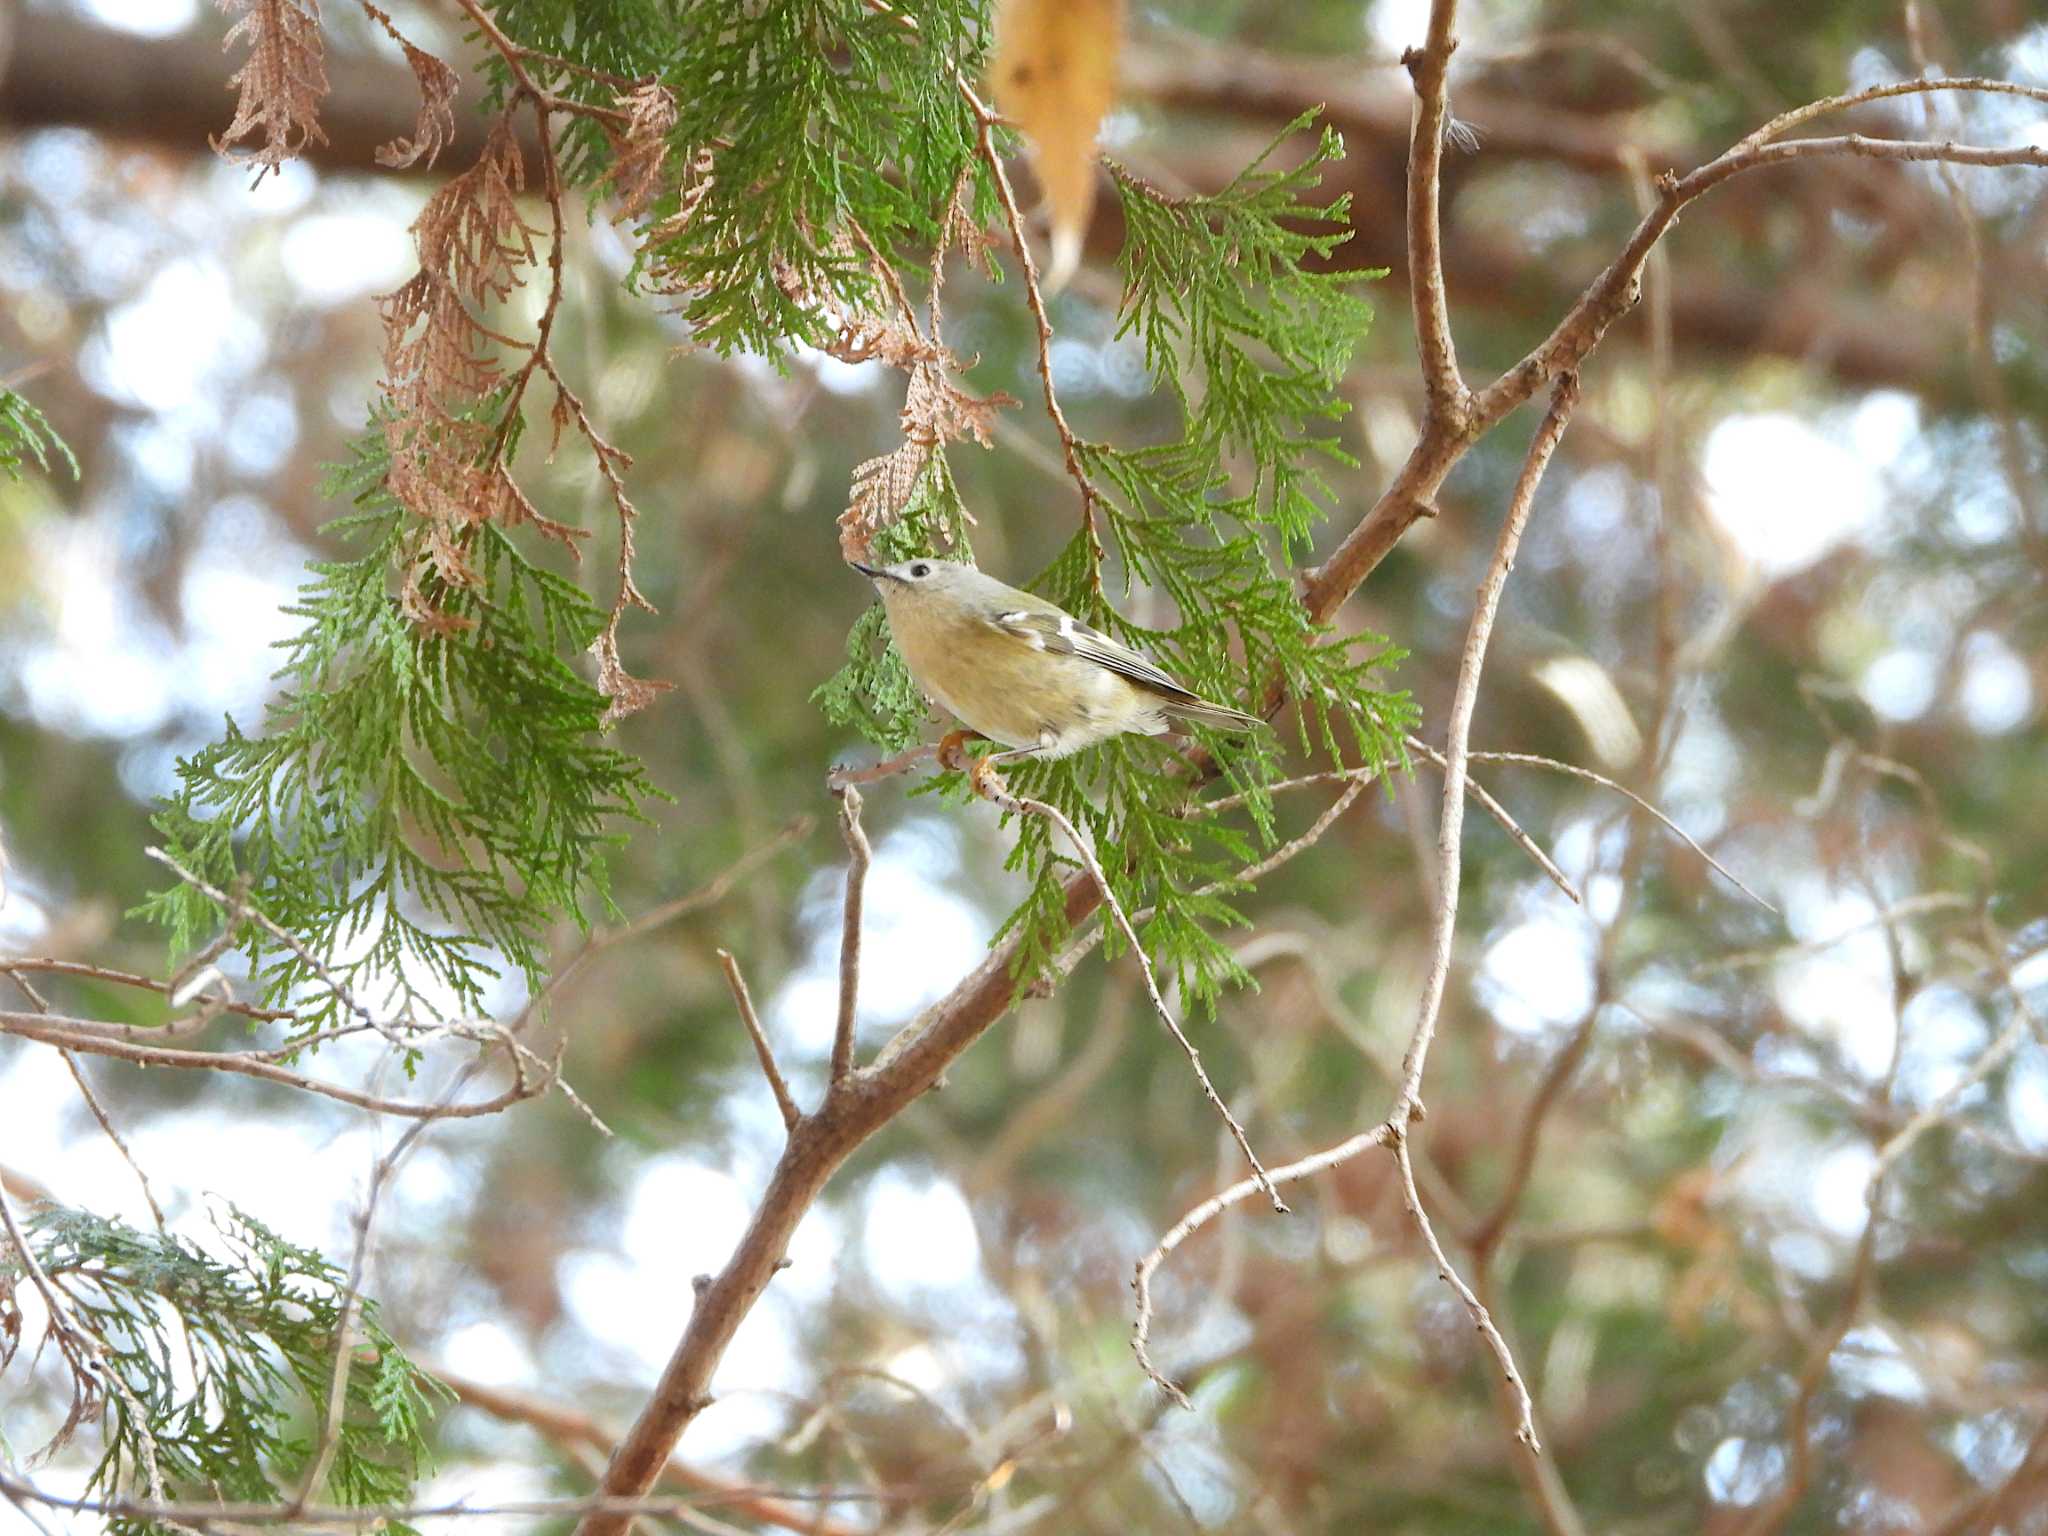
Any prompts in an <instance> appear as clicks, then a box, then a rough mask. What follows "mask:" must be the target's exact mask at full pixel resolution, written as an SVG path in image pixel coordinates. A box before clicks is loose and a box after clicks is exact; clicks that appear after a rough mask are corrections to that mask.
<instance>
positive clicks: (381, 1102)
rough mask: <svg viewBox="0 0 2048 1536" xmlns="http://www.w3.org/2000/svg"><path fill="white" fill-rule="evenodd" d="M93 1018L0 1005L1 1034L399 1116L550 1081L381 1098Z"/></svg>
mask: <svg viewBox="0 0 2048 1536" xmlns="http://www.w3.org/2000/svg"><path fill="white" fill-rule="evenodd" d="M95 1022H96V1021H94V1020H91V1019H71V1018H66V1017H64V1016H63V1015H61V1014H50V1015H47V1016H45V1015H40V1014H33V1013H14V1012H8V1011H5V1010H0V1034H9V1035H19V1036H21V1037H22V1038H23V1039H25V1040H37V1041H40V1042H42V1043H43V1044H44V1045H54V1046H58V1047H60V1048H63V1049H66V1050H73V1051H83V1052H85V1053H86V1054H87V1055H92V1056H107V1057H111V1058H113V1059H114V1060H116V1061H127V1062H132V1063H134V1064H135V1065H137V1066H143V1067H179V1068H185V1069H189V1070H194V1071H202V1072H229V1073H233V1074H235V1075H237V1076H240V1077H254V1078H260V1079H261V1080H263V1081H264V1082H268V1083H280V1084H282V1085H283V1086H285V1087H287V1088H299V1089H303V1090H304V1091H306V1092H307V1093H317V1094H319V1095H321V1096H322V1097H324V1098H329V1099H336V1100H339V1101H340V1102H341V1103H343V1104H350V1105H353V1106H355V1107H356V1108H357V1109H367V1110H371V1111H373V1112H375V1113H377V1114H380V1115H393V1116H397V1117H399V1118H401V1119H415V1120H417V1119H433V1118H437V1117H440V1116H447V1117H450V1118H454V1119H470V1118H474V1117H476V1116H478V1115H493V1114H496V1113H497V1112H498V1111H499V1110H501V1109H504V1108H506V1107H507V1106H508V1105H512V1104H517V1103H519V1102H520V1101H521V1100H523V1099H530V1098H534V1097H536V1096H537V1095H539V1094H542V1093H545V1092H547V1090H548V1089H549V1088H550V1087H551V1086H553V1084H552V1083H551V1082H550V1081H548V1080H541V1081H538V1082H522V1083H515V1084H514V1085H513V1086H512V1087H511V1088H508V1089H507V1090H505V1092H503V1093H501V1094H498V1095H496V1096H495V1097H493V1098H489V1099H480V1100H478V1101H476V1102H475V1103H473V1104H458V1105H454V1106H453V1107H451V1108H448V1109H445V1110H443V1109H440V1108H438V1107H437V1106H435V1105H433V1104H423V1103H420V1102H418V1101H417V1100H408V1099H387V1098H380V1097H378V1096H377V1095H375V1094H369V1093H363V1092H360V1091H358V1090H356V1089H354V1088H347V1087H344V1086H342V1085H341V1084H339V1083H329V1082H322V1081H321V1080H320V1079H319V1078H315V1077H308V1076H307V1075H306V1074H305V1073H303V1072H294V1071H292V1070H291V1069H290V1068H288V1067H281V1066H279V1065H277V1064H276V1063H275V1062H273V1061H270V1060H267V1059H266V1058H265V1056H264V1055H263V1054H262V1053H259V1052H251V1051H186V1050H174V1049H172V1048H170V1047H167V1046H148V1045H136V1044H133V1043H131V1042H129V1041H125V1040H115V1039H109V1038H107V1037H106V1036H103V1035H97V1034H93V1033H91V1032H90V1030H91V1026H92V1025H93V1024H94V1023H95Z"/></svg>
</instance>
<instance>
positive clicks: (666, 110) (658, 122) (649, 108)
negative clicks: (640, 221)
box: [597, 80, 708, 219]
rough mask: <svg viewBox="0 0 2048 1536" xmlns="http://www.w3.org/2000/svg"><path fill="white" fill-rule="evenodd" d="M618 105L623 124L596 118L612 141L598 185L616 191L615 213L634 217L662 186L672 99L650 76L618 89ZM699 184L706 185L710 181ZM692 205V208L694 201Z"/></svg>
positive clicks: (673, 118)
mask: <svg viewBox="0 0 2048 1536" xmlns="http://www.w3.org/2000/svg"><path fill="white" fill-rule="evenodd" d="M618 107H619V110H620V111H621V112H623V113H624V114H625V122H624V125H623V126H618V125H615V124H614V123H613V122H612V121H611V120H610V119H608V118H600V119H598V121H599V123H600V125H601V126H602V127H603V129H604V134H605V137H606V138H607V139H609V140H610V141H611V146H612V163H611V166H610V167H609V168H608V169H607V170H606V171H605V173H604V175H602V176H601V177H599V178H598V182H597V184H598V186H600V187H604V186H609V187H611V188H612V189H613V191H615V192H616V193H617V194H618V199H619V208H618V212H617V213H616V214H615V215H614V217H615V218H618V219H635V218H638V217H639V216H640V215H641V214H642V213H644V212H645V211H646V209H647V205H648V203H650V202H651V201H653V199H654V194H655V193H656V192H658V191H660V190H661V172H662V168H663V167H664V166H665V165H667V163H668V136H669V133H670V132H671V130H673V129H674V127H675V125H676V99H675V96H674V95H673V94H672V93H671V92H670V91H669V89H668V87H667V86H665V85H662V84H661V83H660V82H658V81H654V80H648V81H645V82H643V83H641V84H639V85H636V86H634V87H633V89H631V90H630V91H621V92H620V93H619V95H618ZM692 169H693V171H694V169H695V167H694V166H693V167H692ZM703 185H704V186H708V182H706V183H704V184H703ZM702 200H703V191H702V190H698V192H697V197H696V201H698V202H701V201H702ZM686 201H688V200H687V199H686ZM690 206H691V207H692V208H693V209H694V206H695V204H694V203H691V205H690Z"/></svg>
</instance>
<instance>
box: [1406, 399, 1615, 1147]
mask: <svg viewBox="0 0 2048 1536" xmlns="http://www.w3.org/2000/svg"><path fill="white" fill-rule="evenodd" d="M1578 400H1579V379H1578V375H1577V374H1574V373H1567V374H1562V375H1560V376H1559V378H1558V381H1557V383H1556V385H1555V386H1553V388H1552V390H1551V397H1550V409H1549V410H1548V411H1546V412H1545V413H1544V416H1543V420H1542V422H1541V423H1539V424H1538V426H1537V428H1536V435H1535V437H1534V438H1533V439H1531V441H1530V443H1529V452H1528V456H1527V457H1526V458H1524V459H1523V461H1522V473H1521V475H1520V477H1519V478H1518V479H1517V480H1516V482H1515V489H1514V492H1513V494H1512V495H1511V496H1510V497H1509V498H1508V511H1507V518H1506V520H1505V521H1504V522H1503V523H1502V524H1501V530H1500V539H1499V541H1498V543H1496V544H1495V546H1494V552H1493V561H1492V563H1491V564H1490V565H1489V566H1488V567H1487V569H1486V579H1485V580H1484V581H1482V582H1481V583H1480V586H1479V601H1478V603H1477V605H1476V606H1475V607H1474V608H1473V610H1472V627H1471V628H1470V630H1468V631H1467V633H1466V636H1465V654H1464V657H1463V659H1462V660H1461V661H1460V662H1459V665H1458V685H1457V689H1456V692H1455V693H1454V694H1453V695H1452V698H1451V713H1450V720H1449V723H1448V725H1447V727H1446V731H1445V736H1446V739H1445V743H1444V757H1445V763H1444V792H1443V811H1442V815H1441V819H1440V821H1439V824H1438V828H1437V863H1438V867H1439V872H1440V873H1439V878H1438V881H1437V903H1436V917H1435V921H1434V924H1433V930H1434V931H1433V935H1432V943H1431V956H1430V965H1429V976H1428V980H1427V981H1426V982H1425V983H1424V986H1423V993H1422V1000H1421V1002H1420V1003H1419V1004H1418V1006H1417V1008H1416V1017H1415V1029H1414V1032H1413V1034H1412V1035H1411V1037H1410V1039H1409V1042H1408V1054H1407V1057H1406V1059H1405V1061H1404V1062H1403V1065H1402V1079H1401V1092H1400V1098H1399V1101H1398V1102H1397V1103H1396V1105H1395V1108H1394V1113H1393V1114H1392V1115H1391V1116H1390V1117H1389V1118H1390V1119H1391V1120H1392V1121H1393V1122H1394V1124H1395V1125H1396V1126H1404V1125H1405V1124H1406V1123H1407V1121H1408V1119H1409V1118H1410V1116H1409V1113H1408V1111H1409V1110H1411V1109H1419V1108H1420V1107H1421V1103H1422V1073H1423V1069H1424V1067H1425V1065H1426V1064H1427V1062H1428V1060H1429V1046H1430V1041H1431V1039H1432V1038H1433V1037H1434V1036H1435V1033H1436V1021H1437V1014H1438V1012H1439V1010H1440V1009H1441V1008H1442V1006H1443V999H1444V988H1445V986H1446V984H1447V983H1448V982H1449V980H1450V972H1451V940H1452V936H1453V933H1454V930H1455V929H1456V926H1457V919H1458V885H1459V860H1460V857H1461V856H1462V851H1463V846H1464V821H1465V784H1466V764H1467V762H1468V761H1469V755H1470V748H1469V745H1468V744H1469V742H1470V739H1471V734H1472V712H1473V710H1474V708H1475V707H1476V706H1477V704H1478V702H1479V674H1480V670H1481V669H1482V668H1483V667H1484V666H1485V665H1486V648H1487V644H1488V642H1489V641H1490V640H1491V639H1492V636H1493V621H1494V616H1495V615H1496V614H1497V613H1498V612H1499V611H1500V599H1501V593H1502V592H1504V591H1505V590H1506V589H1507V581H1508V572H1509V571H1511V570H1513V569H1514V564H1515V551H1516V549H1517V548H1518V547H1519V546H1520V544H1521V541H1522V530H1523V529H1524V528H1525V527H1527V526H1528V522H1529V512H1530V509H1531V508H1532V507H1533V506H1534V504H1535V500H1536V487H1537V486H1538V485H1539V484H1540V483H1541V482H1542V479H1543V471H1544V470H1545V469H1546V468H1548V467H1549V464H1550V456H1551V455H1552V454H1553V453H1555V452H1556V451H1557V445H1558V442H1559V440H1560V439H1562V438H1563V436H1564V429H1565V426H1566V424H1567V423H1568V422H1570V420H1571V415H1572V409H1573V407H1574V406H1576V405H1577V404H1578Z"/></svg>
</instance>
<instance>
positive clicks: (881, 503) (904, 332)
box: [778, 183, 1017, 560]
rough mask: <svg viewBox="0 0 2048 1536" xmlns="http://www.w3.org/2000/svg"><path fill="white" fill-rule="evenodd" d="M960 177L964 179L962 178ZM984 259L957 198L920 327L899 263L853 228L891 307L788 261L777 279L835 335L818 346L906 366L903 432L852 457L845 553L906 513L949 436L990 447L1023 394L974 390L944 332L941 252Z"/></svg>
mask: <svg viewBox="0 0 2048 1536" xmlns="http://www.w3.org/2000/svg"><path fill="white" fill-rule="evenodd" d="M963 185H964V183H963ZM956 242H957V243H958V245H959V246H960V247H961V248H962V249H963V250H965V251H966V252H967V253H968V255H969V257H970V259H971V260H974V261H976V262H977V263H978V264H980V263H985V262H987V261H988V260H989V259H990V258H989V256H988V242H987V239H986V237H985V236H984V235H983V234H982V233H981V231H980V230H979V229H978V228H977V227H976V226H975V225H974V221H973V220H972V218H971V217H969V216H967V215H966V214H965V213H964V212H963V211H962V207H961V203H960V199H959V198H958V197H956V198H955V200H954V206H953V209H952V213H951V215H950V216H949V218H948V221H947V225H946V230H945V236H944V238H943V239H942V241H941V243H940V246H939V249H938V251H937V253H936V255H935V256H934V258H933V261H932V270H931V304H930V310H931V315H930V321H929V324H928V326H927V327H925V328H924V329H920V328H919V325H918V320H917V314H916V312H915V311H914V310H913V309H912V308H911V307H910V302H909V300H908V299H907V298H906V297H905V296H904V293H903V290H902V288H901V287H900V286H899V285H898V284H897V282H896V277H895V272H894V269H893V268H891V267H890V266H889V264H888V263H887V262H885V261H883V260H882V259H881V257H880V256H879V255H878V254H877V253H876V252H875V250H874V247H873V246H872V244H871V243H870V242H869V241H868V239H867V237H866V235H865V234H863V233H861V232H860V231H859V230H857V229H856V230H854V231H853V232H852V234H851V235H850V236H849V237H848V239H847V241H846V248H847V249H848V250H849V252H850V251H851V250H853V249H854V248H855V247H856V246H857V247H858V248H859V249H860V250H862V251H864V252H865V253H866V254H867V256H868V259H869V263H870V266H871V267H872V269H873V271H874V273H875V278H876V282H877V284H878V286H879V287H880V288H881V289H882V291H884V292H886V293H887V294H889V296H890V299H891V301H892V304H893V313H883V312H878V311H875V310H872V309H865V308H855V307H853V306H851V305H849V304H847V303H846V302H845V301H843V300H841V299H839V298H837V297H836V296H834V295H831V294H820V293H817V292H815V291H813V290H812V289H810V288H809V287H808V286H807V285H806V284H805V283H804V282H803V280H802V279H801V278H800V277H799V276H798V275H797V273H796V272H795V271H794V270H793V269H791V268H787V267H785V268H782V269H781V270H780V271H779V272H778V280H779V281H780V282H781V284H782V291H783V292H784V293H785V294H787V295H788V297H789V299H790V301H791V302H792V303H794V304H796V305H798V306H800V307H801V308H804V309H807V310H810V311H812V312H813V313H816V314H819V315H821V316H822V317H823V318H824V320H825V322H826V324H827V325H828V326H830V327H831V335H830V336H829V337H828V338H827V339H826V340H824V341H823V342H821V343H820V350H821V351H823V352H825V353H826V354H827V355H829V356H831V357H835V358H837V359H838V360H839V361H840V362H842V363H867V362H880V363H884V364H886V365H887V366H889V367H891V368H900V369H902V370H903V372H904V373H906V374H907V375H909V381H908V383H907V384H906V386H905V388H904V391H903V409H902V411H901V412H900V413H899V414H898V417H897V425H898V426H899V428H900V429H901V430H902V433H903V441H902V442H901V443H899V444H897V446H896V447H894V448H893V449H891V450H890V451H889V452H887V453H884V454H879V455H877V456H876V457H874V458H871V459H865V460H863V461H862V462H861V463H859V464H857V465H855V466H854V470H853V481H852V488H851V492H850V494H849V496H848V499H847V504H846V510H845V511H844V512H843V513H841V514H840V517H839V547H840V551H841V553H843V554H844V555H845V556H846V558H847V559H849V560H864V559H866V558H867V556H868V549H869V545H870V543H871V542H872V541H873V539H874V536H875V535H876V534H877V533H879V532H881V531H882V530H883V529H884V528H886V527H888V526H889V525H890V524H891V523H893V522H894V521H895V520H896V519H897V517H898V516H900V515H901V514H902V511H903V508H904V506H905V505H906V504H907V503H908V502H909V500H910V498H911V496H912V495H913V494H914V493H915V492H916V490H917V485H918V482H919V481H920V480H921V479H922V478H923V476H924V473H925V471H926V470H927V469H928V468H929V467H930V466H931V462H932V456H933V454H935V453H936V452H938V451H939V450H940V449H941V448H943V447H944V446H945V445H946V444H948V443H951V442H957V441H959V440H960V439H962V438H972V439H973V440H974V441H975V442H976V443H978V444H980V445H981V446H982V447H984V448H986V447H988V446H989V445H990V443H991V441H992V434H993V433H994V431H995V422H996V412H997V411H999V410H1001V409H1002V408H1003V407H1005V406H1012V405H1015V404H1016V403H1017V401H1016V398H1015V397H1014V396H1012V395H1008V394H1004V393H1002V392H1001V391H997V392H996V393H994V394H991V395H977V394H974V393H972V392H971V391H969V390H967V389H964V388H962V387H961V385H960V384H959V382H958V380H957V379H956V378H955V377H954V376H955V375H956V374H957V373H958V372H959V371H960V370H961V368H962V366H963V365H962V363H961V361H960V359H959V358H958V357H956V356H955V355H954V353H953V351H952V349H951V348H950V347H948V346H946V344H945V343H944V342H943V341H942V340H940V338H939V323H940V307H939V300H940V296H941V294H942V292H943V290H944V287H945V276H944V273H945V261H946V256H947V254H948V252H949V250H950V249H951V248H952V247H953V246H954V244H955V243H956Z"/></svg>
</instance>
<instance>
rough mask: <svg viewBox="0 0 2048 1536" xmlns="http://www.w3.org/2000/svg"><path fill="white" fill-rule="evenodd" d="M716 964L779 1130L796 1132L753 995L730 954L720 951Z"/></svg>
mask: <svg viewBox="0 0 2048 1536" xmlns="http://www.w3.org/2000/svg"><path fill="white" fill-rule="evenodd" d="M718 963H719V965H720V966H721V967H722V968H723V969H724V971H725V984H726V986H727V987H729V988H730V989H731V990H732V1000H733V1004H734V1006H736V1007H737V1008H738V1009H739V1011H740V1022H741V1023H742V1024H744V1025H746V1027H747V1038H748V1039H749V1040H751V1041H753V1042H754V1055H755V1057H756V1058H757V1059H758V1060H759V1061H760V1063H761V1075H762V1076H763V1077H765V1078H767V1079H768V1087H769V1088H770V1089H771V1090H772V1091H773V1092H774V1094H775V1107H776V1108H777V1109H779V1110H781V1111H782V1128H783V1129H784V1130H786V1131H793V1130H795V1129H796V1123H797V1121H799V1120H801V1119H803V1114H802V1112H801V1111H800V1110H798V1109H797V1107H796V1100H795V1099H793V1098H791V1097H790V1096H789V1084H788V1082H787V1081H786V1080H784V1078H783V1076H782V1069H781V1068H780V1067H778V1066H777V1065H776V1064H775V1052H774V1051H773V1050H772V1049H771V1048H770V1047H769V1044H768V1036H767V1034H766V1033H765V1032H763V1030H762V1028H761V1020H760V1016H759V1015H757V1014H756V1013H755V1012H754V998H753V994H752V993H750V992H748V990H747V978H746V977H744V976H742V975H741V974H740V963H739V961H737V960H735V959H734V958H733V957H732V951H730V950H726V949H721V950H720V951H719V952H718Z"/></svg>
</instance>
